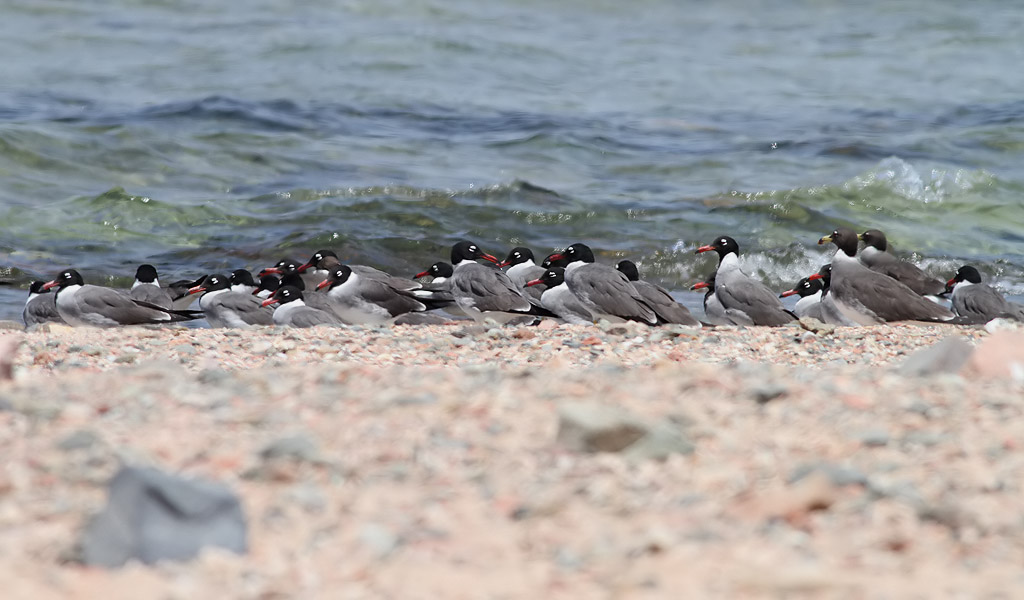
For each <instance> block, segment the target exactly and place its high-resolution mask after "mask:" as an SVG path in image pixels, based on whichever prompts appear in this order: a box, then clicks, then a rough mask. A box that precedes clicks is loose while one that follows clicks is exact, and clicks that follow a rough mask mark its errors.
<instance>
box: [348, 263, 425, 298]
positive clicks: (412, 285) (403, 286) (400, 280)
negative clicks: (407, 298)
mask: <svg viewBox="0 0 1024 600" xmlns="http://www.w3.org/2000/svg"><path fill="white" fill-rule="evenodd" d="M349 268H350V269H352V272H353V273H355V274H356V275H359V276H360V277H362V278H363V279H372V280H374V281H379V282H381V283H383V284H384V285H387V286H389V287H392V288H394V289H396V290H401V291H403V292H409V291H412V290H418V289H420V288H421V287H423V285H422V284H421V283H420V282H418V281H413V280H412V279H407V278H405V277H395V276H394V275H389V274H387V273H385V272H384V271H381V270H380V269H374V268H373V267H368V266H366V265H349Z"/></svg>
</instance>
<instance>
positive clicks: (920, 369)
mask: <svg viewBox="0 0 1024 600" xmlns="http://www.w3.org/2000/svg"><path fill="white" fill-rule="evenodd" d="M973 352H974V346H971V344H970V343H968V342H967V340H965V339H964V338H962V337H958V336H950V337H947V338H945V339H943V340H941V341H939V342H936V343H935V344H933V345H931V346H929V347H927V348H922V349H920V350H918V351H917V352H914V353H913V354H911V355H910V356H908V357H907V359H906V360H905V361H903V364H902V365H900V367H899V373H900V374H901V375H910V376H917V377H924V376H926V375H933V374H936V373H956V372H958V371H959V370H960V369H961V368H963V366H964V365H965V364H966V363H967V360H968V359H969V358H971V353H973Z"/></svg>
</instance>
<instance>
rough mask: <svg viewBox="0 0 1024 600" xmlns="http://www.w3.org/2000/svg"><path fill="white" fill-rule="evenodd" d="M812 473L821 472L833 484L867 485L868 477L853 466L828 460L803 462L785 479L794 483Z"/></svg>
mask: <svg viewBox="0 0 1024 600" xmlns="http://www.w3.org/2000/svg"><path fill="white" fill-rule="evenodd" d="M812 473H823V474H824V475H825V476H826V477H828V480H829V481H830V482H832V485H835V486H840V487H842V486H844V485H867V483H868V477H867V475H865V474H864V473H863V472H861V471H859V470H858V469H856V468H854V467H849V466H846V465H837V464H835V463H830V462H816V463H804V464H802V465H800V466H798V467H797V468H795V469H793V472H792V473H790V475H789V478H788V479H787V482H788V483H796V482H797V481H800V480H801V479H803V478H805V477H807V476H808V475H811V474H812Z"/></svg>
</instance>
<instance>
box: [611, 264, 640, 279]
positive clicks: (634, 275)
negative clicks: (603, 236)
mask: <svg viewBox="0 0 1024 600" xmlns="http://www.w3.org/2000/svg"><path fill="white" fill-rule="evenodd" d="M615 268H616V269H618V271H619V272H620V273H622V274H623V275H625V276H626V279H628V280H630V281H640V271H639V270H638V269H637V268H636V264H635V263H634V262H633V261H631V260H620V261H619V264H617V265H615Z"/></svg>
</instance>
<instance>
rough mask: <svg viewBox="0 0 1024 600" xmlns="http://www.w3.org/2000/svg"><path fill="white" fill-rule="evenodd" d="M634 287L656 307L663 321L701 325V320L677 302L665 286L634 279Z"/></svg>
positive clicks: (656, 312)
mask: <svg viewBox="0 0 1024 600" xmlns="http://www.w3.org/2000/svg"><path fill="white" fill-rule="evenodd" d="M633 287H635V288H636V291H638V292H640V296H642V297H643V299H644V302H646V303H647V305H648V306H650V307H651V308H652V309H654V312H655V314H657V315H658V318H659V319H661V320H662V321H664V322H666V323H678V324H680V325H700V321H698V320H697V319H696V318H694V316H693V315H691V314H690V311H689V309H687V308H686V307H685V306H683V305H682V304H679V303H678V302H676V301H675V299H673V298H672V295H671V294H669V293H668V290H666V289H665V288H663V287H661V286H658V285H655V284H653V283H650V282H648V281H634V282H633Z"/></svg>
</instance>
